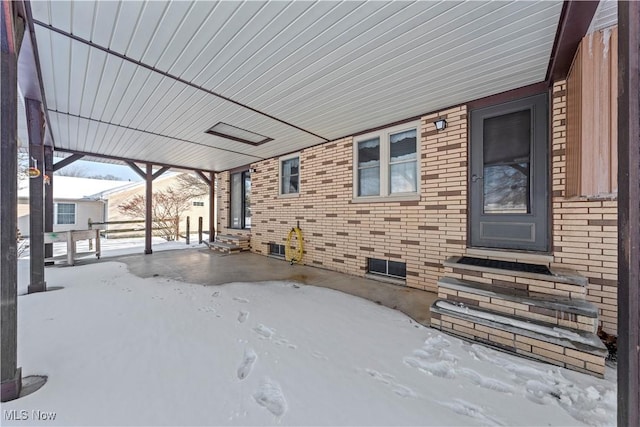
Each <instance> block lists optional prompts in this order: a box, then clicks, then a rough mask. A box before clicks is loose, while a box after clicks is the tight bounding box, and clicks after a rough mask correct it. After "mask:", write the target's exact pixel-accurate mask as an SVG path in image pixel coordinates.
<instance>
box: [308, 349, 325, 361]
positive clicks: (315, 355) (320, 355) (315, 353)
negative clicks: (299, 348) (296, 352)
mask: <svg viewBox="0 0 640 427" xmlns="http://www.w3.org/2000/svg"><path fill="white" fill-rule="evenodd" d="M311 355H312V356H313V357H315V358H316V359H321V360H329V358H328V357H327V356H325V355H324V354H322V353H320V352H319V351H314V352H313V353H311Z"/></svg>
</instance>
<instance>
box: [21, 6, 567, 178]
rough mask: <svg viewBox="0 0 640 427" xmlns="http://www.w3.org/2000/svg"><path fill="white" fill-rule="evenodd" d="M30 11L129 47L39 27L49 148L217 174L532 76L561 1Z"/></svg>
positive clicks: (542, 65)
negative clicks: (256, 141) (224, 129)
mask: <svg viewBox="0 0 640 427" xmlns="http://www.w3.org/2000/svg"><path fill="white" fill-rule="evenodd" d="M32 8H33V15H34V18H35V19H36V20H39V21H42V22H44V23H45V24H51V25H53V26H54V27H56V28H59V29H60V30H61V31H66V32H69V33H72V34H74V35H76V36H78V37H81V38H83V39H86V40H90V41H91V42H93V43H96V44H97V45H98V46H101V47H104V48H108V49H111V50H112V51H114V52H117V53H118V54H121V55H124V56H125V57H126V58H130V59H126V58H125V59H123V58H121V57H118V56H116V55H112V54H109V53H107V52H104V51H101V50H100V49H97V48H95V47H90V46H89V45H88V44H86V43H83V42H81V41H77V40H72V39H71V38H69V37H67V36H65V35H63V34H58V33H56V32H54V31H51V30H49V29H47V28H44V27H42V26H41V25H36V37H37V38H38V45H39V55H40V61H41V64H42V74H43V84H44V86H45V95H46V98H47V104H48V107H49V109H50V110H52V112H51V114H50V118H51V120H52V123H51V127H52V130H53V134H54V138H55V144H56V146H57V147H61V148H66V149H75V150H79V151H87V152H93V153H97V154H98V153H102V154H105V155H111V156H119V157H131V158H132V159H138V160H149V161H155V162H161V163H171V164H176V162H177V163H178V164H180V165H184V166H185V167H194V168H200V169H216V170H224V169H228V168H231V167H233V166H234V165H235V166H239V165H243V164H246V163H248V162H250V161H252V160H256V159H259V158H267V157H271V156H278V155H280V154H283V153H285V152H290V151H295V150H298V149H301V148H304V147H308V146H311V145H314V144H317V143H319V142H322V141H323V138H325V139H334V138H337V137H341V136H345V135H350V134H353V133H356V132H359V131H362V130H364V129H367V128H372V127H377V126H381V125H384V124H387V123H391V122H394V121H397V120H401V119H404V118H408V117H412V116H417V115H419V114H423V113H426V112H429V111H433V110H437V109H440V108H446V107H448V106H451V105H455V104H458V103H461V102H465V101H469V100H472V99H476V98H479V97H483V96H487V95H491V94H494V93H498V92H502V91H505V90H509V89H513V88H516V87H519V86H524V85H527V84H531V83H536V82H539V81H541V80H543V79H544V76H545V73H546V69H547V64H548V62H549V55H550V52H551V48H552V45H553V40H554V37H555V32H556V27H557V23H558V19H559V16H560V11H561V8H562V2H483V1H468V2H453V1H439V2H438V1H430V2H425V1H422V2H391V1H378V2H336V1H323V2H261V1H251V2H204V1H199V2H198V1H184V2H161V1H152V2H139V1H126V2H106V1H105V2H103V1H92V2H79V3H70V2H65V1H60V2H57V1H56V2H33V3H32ZM135 61H142V62H143V63H144V64H146V65H147V66H149V67H155V70H150V69H148V68H145V67H142V66H140V65H139V64H136V63H134V62H135ZM167 73H168V75H167ZM174 77H178V78H179V79H176V78H174ZM180 79H182V80H180ZM212 92H215V93H212ZM216 93H217V94H220V95H222V97H220V96H216ZM54 111H57V112H59V114H58V113H54ZM75 116H80V117H75ZM101 121H102V122H106V123H100V122H101ZM218 122H225V123H228V124H231V125H233V126H237V127H239V128H242V129H246V130H249V131H252V132H256V133H259V134H261V135H265V136H268V137H270V138H273V139H274V140H273V141H271V142H268V143H266V144H263V145H261V146H257V147H254V146H250V145H247V144H242V143H239V142H236V141H231V140H228V139H224V138H220V137H216V136H212V135H209V134H206V133H205V131H206V130H207V129H208V128H209V127H211V126H213V125H214V124H216V123H218ZM252 156H253V157H252ZM182 162H185V163H182Z"/></svg>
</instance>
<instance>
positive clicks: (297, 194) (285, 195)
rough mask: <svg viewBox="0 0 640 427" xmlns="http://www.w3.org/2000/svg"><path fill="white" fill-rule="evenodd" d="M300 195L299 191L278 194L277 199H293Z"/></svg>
mask: <svg viewBox="0 0 640 427" xmlns="http://www.w3.org/2000/svg"><path fill="white" fill-rule="evenodd" d="M296 197H300V193H289V194H278V198H279V199H295V198H296Z"/></svg>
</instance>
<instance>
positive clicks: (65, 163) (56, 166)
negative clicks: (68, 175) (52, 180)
mask: <svg viewBox="0 0 640 427" xmlns="http://www.w3.org/2000/svg"><path fill="white" fill-rule="evenodd" d="M83 157H84V154H72V155H70V156H69V157H65V158H64V159H62V160H60V161H59V162H57V163H54V165H53V171H54V172H57V171H59V170H60V169H62V168H63V167H65V166H69V165H70V164H71V163H73V162H75V161H76V160H80V159H81V158H83Z"/></svg>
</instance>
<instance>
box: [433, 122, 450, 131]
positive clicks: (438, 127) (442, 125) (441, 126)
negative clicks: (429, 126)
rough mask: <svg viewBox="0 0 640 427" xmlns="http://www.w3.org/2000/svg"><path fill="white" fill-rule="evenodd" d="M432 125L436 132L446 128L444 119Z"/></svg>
mask: <svg viewBox="0 0 640 427" xmlns="http://www.w3.org/2000/svg"><path fill="white" fill-rule="evenodd" d="M433 124H434V125H436V130H438V131H441V130H445V129H446V128H447V121H446V120H445V119H438V120H436V121H435V122H433Z"/></svg>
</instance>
